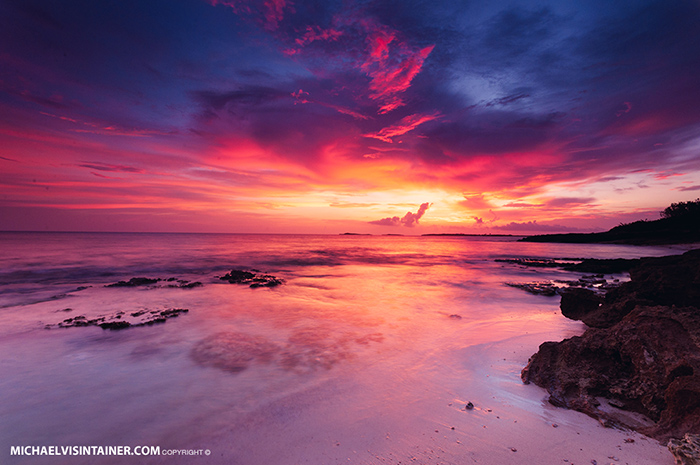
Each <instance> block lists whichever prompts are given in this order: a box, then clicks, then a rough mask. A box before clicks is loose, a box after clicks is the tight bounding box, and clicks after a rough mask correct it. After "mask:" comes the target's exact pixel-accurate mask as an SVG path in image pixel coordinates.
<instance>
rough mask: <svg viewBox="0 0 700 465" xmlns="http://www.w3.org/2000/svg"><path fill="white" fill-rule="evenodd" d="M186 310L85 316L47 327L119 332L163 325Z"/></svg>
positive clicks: (142, 311) (141, 311) (169, 309)
mask: <svg viewBox="0 0 700 465" xmlns="http://www.w3.org/2000/svg"><path fill="white" fill-rule="evenodd" d="M188 311H189V310H188V309H186V308H167V309H164V310H139V311H136V312H131V313H130V314H129V315H127V314H126V313H125V312H121V311H119V312H115V313H112V314H110V315H104V316H100V317H97V318H93V319H91V320H88V319H87V318H86V317H85V316H84V315H80V316H76V317H74V318H67V319H65V320H63V321H61V322H60V323H58V324H56V325H46V326H45V328H46V329H51V328H72V327H76V326H99V327H100V328H102V329H111V330H119V329H125V328H131V327H135V326H144V325H152V324H154V323H163V322H165V321H166V320H167V319H168V318H175V317H177V316H179V315H180V314H181V313H186V312H188Z"/></svg>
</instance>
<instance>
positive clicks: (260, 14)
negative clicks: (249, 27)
mask: <svg viewBox="0 0 700 465" xmlns="http://www.w3.org/2000/svg"><path fill="white" fill-rule="evenodd" d="M210 1H211V4H212V5H214V6H216V5H219V4H221V5H225V6H227V7H230V8H231V9H233V11H234V12H235V13H236V14H245V15H253V16H255V17H256V21H258V22H260V23H262V26H263V27H264V28H265V29H267V30H268V31H274V30H276V29H277V28H278V27H279V23H280V21H282V19H284V10H285V9H286V8H291V7H292V5H293V3H292V2H289V1H287V0H265V1H264V2H262V6H261V5H260V3H261V2H258V1H254V0H210Z"/></svg>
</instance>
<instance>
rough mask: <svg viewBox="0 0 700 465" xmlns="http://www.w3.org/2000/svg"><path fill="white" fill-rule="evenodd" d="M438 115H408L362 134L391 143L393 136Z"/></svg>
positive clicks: (399, 134) (414, 127) (411, 129)
mask: <svg viewBox="0 0 700 465" xmlns="http://www.w3.org/2000/svg"><path fill="white" fill-rule="evenodd" d="M439 117H440V115H438V114H437V113H433V114H431V115H409V116H406V117H404V118H402V119H401V120H399V122H398V123H396V124H394V125H391V126H387V127H385V128H383V129H381V130H380V131H378V132H376V133H370V134H365V135H364V136H365V137H372V138H374V139H379V140H381V141H384V142H389V143H392V142H393V138H394V137H397V136H401V135H403V134H406V133H407V132H410V131H413V130H414V129H416V128H417V127H418V126H420V125H421V124H423V123H427V122H428V121H432V120H435V119H437V118H439Z"/></svg>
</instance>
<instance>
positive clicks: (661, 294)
mask: <svg viewBox="0 0 700 465" xmlns="http://www.w3.org/2000/svg"><path fill="white" fill-rule="evenodd" d="M630 276H631V281H630V282H628V283H624V284H622V285H621V286H619V287H618V288H616V289H613V290H611V291H609V292H608V293H607V294H606V296H605V299H604V300H602V298H600V297H599V296H596V295H595V294H593V293H592V292H590V291H587V290H583V289H569V290H568V291H567V292H566V293H565V294H564V295H563V296H562V303H561V308H562V313H563V314H564V315H565V316H568V317H570V318H573V319H580V320H582V321H583V322H584V323H586V324H587V325H588V326H591V328H589V329H587V330H586V331H585V333H584V334H583V335H582V336H580V337H572V338H569V339H566V340H564V341H562V342H558V343H557V342H545V343H544V344H542V345H541V346H540V349H539V351H538V352H537V353H536V354H535V355H533V356H532V357H531V358H530V361H529V363H528V365H527V367H525V369H524V370H523V372H522V379H523V381H524V382H525V383H529V382H533V383H535V384H537V385H538V386H541V387H544V388H545V389H547V391H548V392H549V394H550V399H549V400H550V402H551V403H552V404H554V405H557V406H561V407H567V408H572V409H576V410H579V411H582V412H584V413H587V414H589V415H591V416H593V417H596V418H600V419H601V420H603V421H604V422H609V423H612V424H619V425H622V426H627V427H632V428H634V429H637V430H638V431H640V432H642V433H644V434H647V435H650V436H652V437H656V438H659V439H667V438H669V437H678V438H679V437H682V436H683V435H684V434H685V433H687V432H690V433H700V310H698V308H699V307H700V250H694V251H690V252H687V253H685V254H683V255H682V256H672V257H662V258H645V259H641V260H640V261H639V263H638V265H637V266H636V267H634V268H633V269H632V270H631V271H630ZM640 415H641V417H640ZM640 418H641V419H640Z"/></svg>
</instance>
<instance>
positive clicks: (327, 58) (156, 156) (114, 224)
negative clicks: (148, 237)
mask: <svg viewBox="0 0 700 465" xmlns="http://www.w3.org/2000/svg"><path fill="white" fill-rule="evenodd" d="M699 24H700V1H698V0H692V1H690V0H677V1H672V2H669V1H645V0H634V1H626V0H620V1H615V2H610V1H609V0H587V1H585V2H582V1H578V0H576V1H573V0H551V1H546V0H542V1H537V0H523V1H500V0H489V1H484V0H480V1H470V0H462V1H446V0H427V1H424V0H381V1H359V0H358V1H353V0H347V1H336V0H318V1H316V0H312V1H301V0H259V1H250V0H150V1H147V2H144V1H141V0H118V1H117V0H103V1H98V2H96V1H94V0H89V1H87V0H65V1H61V2H55V1H48V0H0V230H39V231H46V230H48V231H136V232H139V231H143V232H222V233H227V232H228V233H325V234H338V233H342V232H358V233H371V234H425V233H472V234H534V233H550V232H582V231H600V230H605V229H608V228H610V227H613V226H616V225H618V224H620V223H627V222H631V221H636V220H640V219H656V218H658V217H659V212H660V211H661V210H663V208H665V207H666V206H668V205H669V204H671V203H672V202H679V201H687V200H693V199H695V198H697V197H700V26H699Z"/></svg>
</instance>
